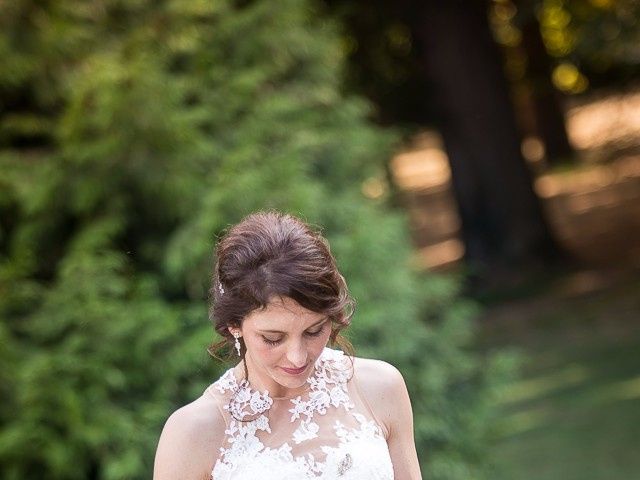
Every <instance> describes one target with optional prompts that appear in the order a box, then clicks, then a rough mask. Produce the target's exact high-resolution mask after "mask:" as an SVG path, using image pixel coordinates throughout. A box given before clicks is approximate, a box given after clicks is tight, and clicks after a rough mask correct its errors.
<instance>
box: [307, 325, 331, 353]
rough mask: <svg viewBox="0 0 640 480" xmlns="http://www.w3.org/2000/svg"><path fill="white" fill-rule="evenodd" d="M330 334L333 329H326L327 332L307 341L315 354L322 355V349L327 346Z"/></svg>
mask: <svg viewBox="0 0 640 480" xmlns="http://www.w3.org/2000/svg"><path fill="white" fill-rule="evenodd" d="M330 335H331V330H330V329H326V332H324V333H323V334H322V335H319V336H317V337H313V338H311V339H309V342H308V343H307V345H308V346H309V347H310V350H312V351H313V353H314V354H315V356H320V353H322V350H323V349H324V347H326V346H327V343H329V336H330Z"/></svg>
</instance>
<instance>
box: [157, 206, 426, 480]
mask: <svg viewBox="0 0 640 480" xmlns="http://www.w3.org/2000/svg"><path fill="white" fill-rule="evenodd" d="M216 254H217V255H216V257H217V263H216V266H215V271H214V275H213V285H212V287H211V292H210V293H211V297H212V308H211V312H210V313H211V315H210V316H211V318H212V321H213V323H214V325H215V329H216V331H217V332H218V333H219V334H220V335H221V336H222V337H223V338H224V340H223V341H222V342H220V343H219V344H218V345H215V346H213V351H214V352H215V351H216V350H217V349H218V348H220V347H223V346H225V345H228V346H229V347H230V349H231V351H232V352H233V355H234V356H235V357H236V358H237V359H238V363H237V365H236V366H235V367H233V368H230V369H229V370H227V372H226V373H224V374H223V375H222V377H220V378H219V379H218V380H217V381H216V382H214V383H213V384H212V385H210V386H209V387H208V388H207V389H206V390H205V391H204V393H203V395H202V396H201V397H200V398H198V399H196V400H195V401H193V402H191V403H190V404H188V405H186V406H184V407H182V408H180V409H178V410H177V411H175V412H174V413H173V414H172V415H171V416H170V417H169V419H168V420H167V422H166V424H165V426H164V429H163V431H162V435H161V436H160V441H159V444H158V448H157V452H156V458H155V466H154V476H153V478H154V480H175V479H181V480H182V479H185V480H189V479H193V480H211V479H213V480H227V479H229V480H231V479H234V480H235V479H244V480H253V479H256V480H258V479H260V480H276V479H277V480H285V479H286V480H289V479H291V480H294V479H296V480H298V479H304V478H316V479H344V480H349V479H358V480H375V479H380V480H382V479H385V480H387V479H393V478H396V479H402V480H404V479H409V480H414V479H419V478H421V476H420V467H419V464H418V458H417V454H416V448H415V443H414V437H413V417H412V412H411V404H410V401H409V395H408V393H407V389H406V386H405V383H404V380H403V378H402V376H401V374H400V372H399V371H398V370H397V369H396V368H395V367H393V366H391V365H389V364H388V363H385V362H383V361H380V360H370V359H363V358H358V357H354V356H352V355H351V354H350V352H351V348H350V345H349V344H348V342H346V340H344V338H342V337H341V336H340V331H341V330H342V329H343V328H345V327H347V326H348V325H349V323H350V321H351V316H352V313H353V300H352V299H351V297H350V295H349V293H348V290H347V286H346V284H345V281H344V278H343V277H342V276H341V275H340V273H339V271H338V269H337V267H336V263H335V260H334V258H333V256H332V255H331V253H330V251H329V247H328V244H327V242H326V240H325V239H324V238H323V237H322V236H321V235H320V234H319V233H317V232H315V231H314V230H312V229H311V228H310V227H309V226H308V225H306V224H305V223H304V222H302V221H301V220H299V219H298V218H296V217H293V216H291V215H286V214H281V213H277V212H258V213H254V214H252V215H249V216H248V217H246V218H245V219H244V220H242V221H241V222H240V223H239V224H237V225H235V226H234V227H232V228H231V229H230V230H229V231H228V233H227V234H226V235H225V237H224V238H223V239H222V240H221V241H220V242H219V244H218V247H217V252H216ZM327 345H331V346H334V345H338V346H340V347H341V350H334V349H331V348H328V347H327Z"/></svg>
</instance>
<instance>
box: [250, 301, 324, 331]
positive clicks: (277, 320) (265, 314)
mask: <svg viewBox="0 0 640 480" xmlns="http://www.w3.org/2000/svg"><path fill="white" fill-rule="evenodd" d="M324 318H325V314H323V313H317V312H312V311H311V310H307V309H306V308H304V307H302V306H300V304H298V303H297V302H296V301H295V300H292V299H290V298H287V297H284V298H276V299H273V301H271V302H269V304H268V305H267V307H266V308H265V309H264V310H262V309H259V310H255V311H253V312H251V313H250V314H249V315H248V316H247V317H246V318H245V319H244V322H243V325H244V326H251V327H255V328H258V329H264V328H269V329H279V330H284V329H297V328H301V329H305V328H306V327H309V326H311V325H313V324H314V323H317V322H319V321H320V320H322V319H324Z"/></svg>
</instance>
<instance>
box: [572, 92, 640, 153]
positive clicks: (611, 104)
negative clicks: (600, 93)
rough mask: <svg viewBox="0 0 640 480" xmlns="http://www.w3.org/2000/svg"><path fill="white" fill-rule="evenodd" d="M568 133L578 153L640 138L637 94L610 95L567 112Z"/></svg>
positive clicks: (638, 94) (638, 95)
mask: <svg viewBox="0 0 640 480" xmlns="http://www.w3.org/2000/svg"><path fill="white" fill-rule="evenodd" d="M567 133H568V135H569V139H570V140H571V143H572V144H573V145H574V147H576V148H577V149H580V150H589V149H595V148H600V147H603V146H605V145H607V144H610V143H615V142H620V141H624V140H626V139H628V138H629V137H631V138H635V139H636V141H638V138H640V92H638V93H632V94H625V95H610V96H607V97H605V98H602V99H599V100H595V101H591V102H589V103H587V104H585V105H582V106H577V107H574V108H570V109H569V110H568V112H567Z"/></svg>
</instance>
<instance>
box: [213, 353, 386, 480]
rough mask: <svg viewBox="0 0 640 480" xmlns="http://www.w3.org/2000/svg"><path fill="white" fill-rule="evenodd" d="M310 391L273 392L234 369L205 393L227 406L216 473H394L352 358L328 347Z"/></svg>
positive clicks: (371, 479)
mask: <svg viewBox="0 0 640 480" xmlns="http://www.w3.org/2000/svg"><path fill="white" fill-rule="evenodd" d="M307 382H308V384H309V390H308V391H307V392H306V393H305V394H304V395H302V396H298V397H295V398H291V399H273V398H271V397H270V396H269V393H268V392H266V391H265V392H258V391H255V390H253V389H252V388H251V387H250V385H249V384H248V382H247V381H246V380H242V381H238V380H237V379H236V376H235V374H234V372H233V369H229V370H228V371H227V372H226V373H225V374H224V375H223V376H222V377H220V379H219V380H218V381H217V382H215V383H214V384H213V385H211V386H210V387H209V388H208V389H207V392H209V394H211V395H213V396H214V397H215V398H216V401H218V402H219V405H221V407H222V411H223V417H224V418H225V422H226V427H227V428H226V431H225V441H224V444H223V445H222V446H221V448H220V451H219V453H218V457H217V460H216V463H215V466H214V468H213V471H212V473H211V478H212V479H213V480H237V479H243V480H254V479H255V480H258V479H259V480H299V479H304V478H312V479H316V480H318V479H320V480H324V479H344V480H365V479H366V480H391V479H393V467H392V464H391V458H390V456H389V449H388V447H387V442H386V441H385V438H384V436H383V433H382V428H381V426H380V425H379V423H378V422H377V421H376V420H375V417H374V416H373V412H372V411H371V409H370V408H369V406H368V404H367V402H366V400H365V399H364V398H363V397H362V395H361V394H360V393H359V389H358V388H357V384H356V379H355V378H354V375H353V362H352V359H350V358H348V357H347V356H345V355H344V354H343V353H342V352H340V351H337V350H331V349H329V348H325V349H324V351H323V352H322V354H321V355H320V357H319V358H318V360H317V361H316V364H315V369H314V373H313V374H312V375H311V376H310V377H309V379H308V380H307Z"/></svg>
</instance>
